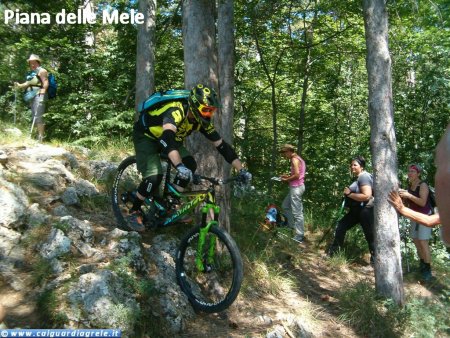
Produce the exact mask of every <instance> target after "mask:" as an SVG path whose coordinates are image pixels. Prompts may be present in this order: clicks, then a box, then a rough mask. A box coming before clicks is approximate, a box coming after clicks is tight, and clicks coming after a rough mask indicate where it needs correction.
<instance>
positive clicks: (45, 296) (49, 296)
mask: <svg viewBox="0 0 450 338" xmlns="http://www.w3.org/2000/svg"><path fill="white" fill-rule="evenodd" d="M59 303H60V301H59V300H58V297H57V296H56V294H55V292H54V291H52V290H47V291H44V292H42V293H41V294H40V295H39V297H38V299H37V307H38V310H39V314H40V317H41V319H42V325H43V326H42V328H58V327H64V325H65V324H67V323H68V322H69V318H68V317H67V315H66V314H65V313H63V312H58V311H57V310H56V309H57V308H58V305H59Z"/></svg>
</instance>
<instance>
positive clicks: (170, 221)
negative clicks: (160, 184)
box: [152, 163, 220, 272]
mask: <svg viewBox="0 0 450 338" xmlns="http://www.w3.org/2000/svg"><path fill="white" fill-rule="evenodd" d="M170 169H171V167H170V164H169V163H168V166H167V170H166V181H165V183H164V189H163V199H167V197H168V193H169V192H171V193H172V194H174V195H175V196H176V197H178V198H181V199H182V200H183V202H182V204H181V208H180V209H179V210H177V212H175V213H174V214H172V215H170V216H169V217H166V218H163V221H162V224H160V225H158V227H168V226H171V225H174V223H175V222H176V220H177V219H179V218H180V217H182V216H183V215H185V214H187V213H188V212H189V211H191V210H193V209H195V208H196V207H197V206H198V205H199V204H201V203H203V202H205V205H204V206H203V207H202V208H201V213H202V221H201V226H200V231H199V235H198V236H199V240H198V247H197V252H196V257H195V265H196V267H197V270H198V271H200V272H207V271H209V265H211V264H212V263H213V262H214V249H215V247H216V237H215V236H211V238H210V243H209V246H208V252H207V256H206V257H204V256H203V249H204V247H205V244H206V236H207V234H208V232H209V230H210V228H211V227H212V226H218V225H219V222H218V221H217V220H218V218H219V213H220V206H218V205H217V204H216V198H215V190H214V183H213V182H211V183H210V186H209V187H208V189H206V190H197V191H189V192H178V191H177V190H176V189H175V188H173V187H172V185H171V184H170V182H168V180H167V178H168V177H170ZM216 184H218V182H216ZM190 197H193V199H191V200H190V201H188V202H185V201H187V200H188V199H189V198H190ZM152 202H153V203H155V205H156V207H157V208H158V209H160V210H163V209H164V207H163V206H162V205H161V204H159V203H158V202H157V201H156V200H155V199H153V201H152ZM208 214H209V215H210V216H211V219H210V220H209V221H207V217H208ZM205 263H206V264H205Z"/></svg>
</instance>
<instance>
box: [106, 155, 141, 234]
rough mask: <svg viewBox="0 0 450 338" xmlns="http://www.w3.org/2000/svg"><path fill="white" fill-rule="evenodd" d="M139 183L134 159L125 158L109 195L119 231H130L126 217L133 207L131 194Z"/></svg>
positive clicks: (139, 178) (139, 177)
mask: <svg viewBox="0 0 450 338" xmlns="http://www.w3.org/2000/svg"><path fill="white" fill-rule="evenodd" d="M140 182H141V175H140V173H139V171H138V170H137V167H136V157H135V156H130V157H127V158H126V159H125V160H123V161H122V162H121V163H120V164H119V167H118V168H117V174H116V177H115V179H114V183H113V188H112V193H111V199H112V209H113V211H114V216H115V217H116V220H117V224H118V226H119V228H120V229H123V230H127V231H129V230H130V229H129V227H128V222H127V216H128V215H129V211H130V209H131V207H132V206H133V196H132V193H133V192H135V191H136V189H137V187H138V185H139V183H140Z"/></svg>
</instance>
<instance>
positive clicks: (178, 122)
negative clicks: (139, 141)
mask: <svg viewBox="0 0 450 338" xmlns="http://www.w3.org/2000/svg"><path fill="white" fill-rule="evenodd" d="M188 111H189V106H188V103H187V102H181V101H173V102H169V103H166V104H164V105H163V106H161V107H159V108H157V109H153V110H149V111H144V112H142V113H141V115H140V116H139V121H138V122H137V124H138V126H139V129H141V130H142V131H143V132H144V134H145V135H146V136H148V137H149V138H151V139H154V140H158V139H159V138H160V137H161V135H162V133H163V125H164V124H166V123H170V124H173V125H174V126H175V127H176V128H177V132H176V133H175V141H177V142H178V143H183V141H184V139H185V138H186V137H187V136H189V135H190V134H191V133H192V132H193V131H199V132H201V133H202V134H203V135H205V137H206V138H207V139H208V140H210V141H212V142H215V141H218V140H219V139H220V135H219V134H218V133H217V131H216V130H215V128H214V125H213V124H212V123H210V124H209V125H208V126H206V127H204V126H202V125H201V124H199V123H198V122H197V121H195V120H192V121H191V120H190V119H189V118H188V116H187V115H188Z"/></svg>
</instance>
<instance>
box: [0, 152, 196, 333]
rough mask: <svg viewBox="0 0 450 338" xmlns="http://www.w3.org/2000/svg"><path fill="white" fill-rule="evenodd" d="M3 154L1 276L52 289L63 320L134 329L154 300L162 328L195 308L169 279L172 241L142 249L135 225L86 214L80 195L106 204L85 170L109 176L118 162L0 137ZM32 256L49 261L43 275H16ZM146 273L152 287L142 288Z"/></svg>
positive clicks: (179, 326)
mask: <svg viewBox="0 0 450 338" xmlns="http://www.w3.org/2000/svg"><path fill="white" fill-rule="evenodd" d="M0 155H1V159H2V161H1V166H0V276H1V278H2V279H3V280H4V281H6V282H7V283H8V284H9V285H10V287H12V288H14V289H15V290H24V291H26V293H28V294H29V293H30V290H29V289H32V292H34V293H35V295H36V297H37V298H39V295H41V294H43V293H49V292H50V293H52V294H53V295H54V297H56V299H57V300H58V302H57V303H58V306H57V307H56V308H55V309H54V310H53V311H55V312H57V313H58V314H59V315H60V316H59V318H64V320H63V323H64V325H65V326H66V327H68V328H69V327H71V328H105V327H109V328H111V327H112V328H120V329H122V331H123V336H124V337H134V336H135V332H134V330H135V329H136V327H137V326H139V321H140V318H142V316H143V313H142V312H143V311H146V306H145V304H149V303H152V304H153V306H152V307H151V310H150V311H151V314H150V315H151V316H153V317H157V318H159V320H160V322H161V323H164V324H163V326H165V327H164V332H168V333H169V334H172V335H173V334H176V333H179V332H182V331H183V328H184V326H185V321H186V320H189V319H191V318H192V317H193V316H194V312H193V310H192V308H191V306H190V305H189V302H188V301H187V299H186V297H185V296H184V294H182V293H181V291H180V289H179V288H178V286H177V284H176V282H175V280H176V279H175V263H174V256H175V251H176V241H175V240H174V239H171V238H170V237H167V236H162V235H161V236H156V237H155V238H154V239H153V240H152V241H151V242H150V245H147V246H146V249H144V248H143V246H142V239H141V236H140V235H139V234H137V233H134V232H126V231H122V230H119V229H116V228H115V227H114V226H112V225H111V224H114V220H113V219H112V215H111V213H105V216H104V217H103V218H102V217H100V216H98V215H96V217H95V221H92V219H91V218H92V217H91V214H90V213H88V212H87V211H85V210H83V203H82V201H83V200H84V199H92V198H96V201H97V200H99V201H104V202H103V203H105V206H104V208H105V209H107V208H109V200H110V198H109V196H107V194H105V193H104V192H101V191H108V189H103V190H102V189H99V187H97V186H96V185H95V184H93V183H92V182H91V181H89V179H90V178H91V179H94V180H95V182H100V184H101V182H108V181H110V179H111V177H112V175H113V174H114V171H115V169H116V167H117V165H116V164H114V163H109V162H106V161H88V160H80V159H79V157H80V158H81V157H83V158H86V157H87V155H88V153H87V151H86V150H84V152H83V153H82V154H81V155H80V156H79V157H77V155H75V154H72V153H70V152H68V151H67V150H65V149H63V148H59V147H52V146H48V145H42V144H41V145H36V146H34V147H30V148H26V147H12V146H10V147H8V146H2V147H1V148H0ZM80 175H83V177H80ZM99 210H101V208H99ZM29 257H32V258H31V260H30V259H29ZM37 262H39V264H40V265H41V266H42V264H43V263H42V262H46V263H45V264H47V265H48V266H49V270H48V275H46V276H45V278H44V279H43V280H40V282H38V283H37V282H36V281H34V282H33V283H34V284H30V283H31V282H30V281H29V280H24V279H22V278H20V277H19V276H20V273H19V272H20V271H21V269H23V268H24V267H26V269H28V270H27V271H30V270H31V272H30V273H29V275H33V273H34V272H33V271H34V270H33V269H34V266H33V265H34V264H35V263H36V264H37ZM145 283H147V284H149V285H151V290H152V291H151V292H143V291H142V288H141V285H143V284H145ZM25 289H26V290H25ZM146 315H147V314H146ZM49 324H50V323H49ZM161 329H163V328H161Z"/></svg>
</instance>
